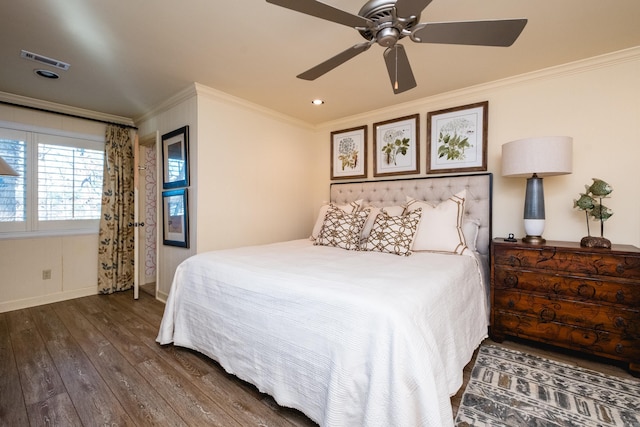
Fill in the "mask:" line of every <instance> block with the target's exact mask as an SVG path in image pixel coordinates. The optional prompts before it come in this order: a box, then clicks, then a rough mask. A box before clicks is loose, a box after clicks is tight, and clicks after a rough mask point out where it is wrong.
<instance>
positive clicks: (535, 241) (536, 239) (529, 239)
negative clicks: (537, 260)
mask: <svg viewBox="0 0 640 427" xmlns="http://www.w3.org/2000/svg"><path fill="white" fill-rule="evenodd" d="M522 242H523V243H528V244H530V245H544V244H545V243H547V241H546V240H545V239H544V238H543V237H542V236H529V235H526V236H524V237H523V238H522Z"/></svg>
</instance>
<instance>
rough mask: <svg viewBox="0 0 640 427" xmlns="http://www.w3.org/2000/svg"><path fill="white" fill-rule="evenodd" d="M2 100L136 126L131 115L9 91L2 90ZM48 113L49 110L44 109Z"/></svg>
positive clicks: (52, 111) (0, 99) (79, 116)
mask: <svg viewBox="0 0 640 427" xmlns="http://www.w3.org/2000/svg"><path fill="white" fill-rule="evenodd" d="M0 101H4V102H8V103H10V104H16V105H15V106H14V107H15V108H20V107H21V106H22V107H26V108H30V107H31V108H35V109H41V110H48V111H49V112H51V113H52V114H55V113H62V114H70V115H73V116H77V117H71V118H72V119H79V120H82V119H84V118H86V119H89V120H92V119H93V120H100V121H105V122H111V123H119V124H123V125H127V126H134V122H133V120H132V119H130V118H129V117H123V116H116V115H114V114H107V113H100V112H98V111H93V110H85V109H84V108H77V107H71V106H69V105H64V104H58V103H55V102H49V101H44V100H42V99H35V98H29V97H26V96H22V95H15V94H12V93H7V92H0ZM43 112H44V113H46V112H47V111H43Z"/></svg>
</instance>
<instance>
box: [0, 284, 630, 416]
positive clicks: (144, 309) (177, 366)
mask: <svg viewBox="0 0 640 427" xmlns="http://www.w3.org/2000/svg"><path fill="white" fill-rule="evenodd" d="M163 310H164V304H162V303H161V302H159V301H157V300H155V299H154V298H153V297H152V296H151V295H149V294H148V293H145V292H141V293H140V299H139V300H138V301H134V300H133V294H132V292H121V293H117V294H113V295H108V296H107V295H96V296H90V297H85V298H78V299H75V300H70V301H63V302H59V303H55V304H49V305H43V306H39V307H33V308H28V309H24V310H16V311H12V312H7V313H0V426H40V425H49V426H53V425H60V426H96V425H140V426H146V425H162V426H195V425H208V426H209V425H211V426H225V427H226V426H261V427H267V426H284V427H294V426H298V427H300V426H315V425H316V424H315V423H313V422H312V421H311V420H309V419H308V418H307V417H305V416H304V415H303V414H302V413H300V412H298V411H296V410H292V409H288V408H283V407H280V406H278V405H277V404H276V403H275V401H274V400H273V398H271V397H270V396H268V395H265V394H262V393H260V392H258V390H257V389H256V388H255V387H253V386H252V385H250V384H248V383H246V382H243V381H241V380H239V379H237V378H236V377H234V376H232V375H229V374H227V373H226V372H225V371H224V370H223V369H222V368H221V367H220V366H219V365H218V364H217V363H216V362H214V361H212V360H211V359H209V358H207V357H205V356H202V355H200V354H198V353H196V352H193V351H190V350H187V349H183V348H179V347H174V346H172V345H169V346H160V345H158V344H157V343H156V342H155V337H156V335H157V333H158V327H159V325H160V320H161V318H162V313H163ZM504 345H506V346H509V347H511V348H515V349H519V350H522V351H529V352H532V353H536V354H541V355H542V356H545V357H551V356H550V354H551V355H552V356H558V357H555V358H556V359H558V358H559V359H560V360H562V361H564V362H567V363H576V364H581V365H582V366H585V367H588V368H591V369H597V370H601V371H604V372H606V373H608V374H612V375H620V376H625V377H630V376H629V374H627V373H626V372H625V371H624V370H622V369H620V368H616V367H612V366H609V365H607V364H602V363H598V362H591V361H584V360H582V359H579V358H575V357H573V356H570V355H562V354H557V353H553V352H549V351H546V352H545V351H542V352H541V351H540V350H538V349H535V348H531V347H527V346H524V345H522V344H516V343H509V342H505V343H504ZM472 366H473V360H472V361H471V362H470V363H469V365H468V366H467V367H466V368H465V385H466V383H467V381H468V378H469V375H470V373H471V368H472ZM463 390H464V386H463V387H462V389H461V390H460V392H459V393H458V394H457V395H456V396H454V397H453V398H452V400H451V401H452V405H453V407H454V408H453V410H454V413H455V412H456V411H457V408H458V405H459V402H460V398H461V396H462V392H463Z"/></svg>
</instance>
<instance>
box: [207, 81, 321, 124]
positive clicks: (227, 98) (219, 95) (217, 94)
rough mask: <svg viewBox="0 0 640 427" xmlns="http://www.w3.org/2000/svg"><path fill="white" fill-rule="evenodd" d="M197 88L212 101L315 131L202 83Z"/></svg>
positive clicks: (301, 121)
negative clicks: (236, 106) (229, 104)
mask: <svg viewBox="0 0 640 427" xmlns="http://www.w3.org/2000/svg"><path fill="white" fill-rule="evenodd" d="M195 87H196V92H197V93H198V95H199V96H200V95H202V96H205V97H207V98H210V99H215V100H220V101H224V102H226V103H232V104H236V105H238V106H240V107H243V108H246V109H249V110H253V111H255V112H257V113H260V114H263V115H266V116H270V117H272V118H274V119H276V120H279V121H283V122H286V123H289V124H292V125H294V126H299V127H304V128H307V129H310V130H314V129H315V128H316V127H315V126H313V125H311V124H309V123H308V122H305V121H303V120H299V119H296V118H293V117H291V116H288V115H286V114H282V113H279V112H277V111H275V110H272V109H270V108H267V107H263V106H261V105H258V104H255V103H253V102H249V101H247V100H245V99H243V98H238V97H236V96H233V95H229V94H228V93H226V92H222V91H220V90H218V89H214V88H212V87H209V86H205V85H203V84H200V83H195Z"/></svg>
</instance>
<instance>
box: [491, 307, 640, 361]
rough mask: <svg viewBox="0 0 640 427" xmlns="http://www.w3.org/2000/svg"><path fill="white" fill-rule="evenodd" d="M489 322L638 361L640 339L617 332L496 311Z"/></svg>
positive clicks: (517, 333) (504, 329)
mask: <svg viewBox="0 0 640 427" xmlns="http://www.w3.org/2000/svg"><path fill="white" fill-rule="evenodd" d="M493 321H494V324H493V325H492V327H493V328H495V329H496V330H497V331H498V332H499V333H500V332H501V333H505V332H506V333H507V334H509V335H515V336H519V337H522V338H528V339H533V340H536V341H540V342H546V343H548V344H553V345H557V346H560V347H565V348H570V349H574V350H580V351H584V352H588V353H592V354H597V355H600V356H607V357H610V358H614V359H619V360H626V361H631V362H633V363H638V362H640V340H637V339H634V338H632V337H627V336H621V335H620V334H616V333H612V332H608V331H602V330H594V329H586V328H582V327H579V326H571V325H565V324H562V323H555V322H544V321H541V320H540V319H538V318H535V317H530V316H526V315H522V314H517V313H510V312H504V311H501V310H496V311H495V312H494V318H493Z"/></svg>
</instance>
